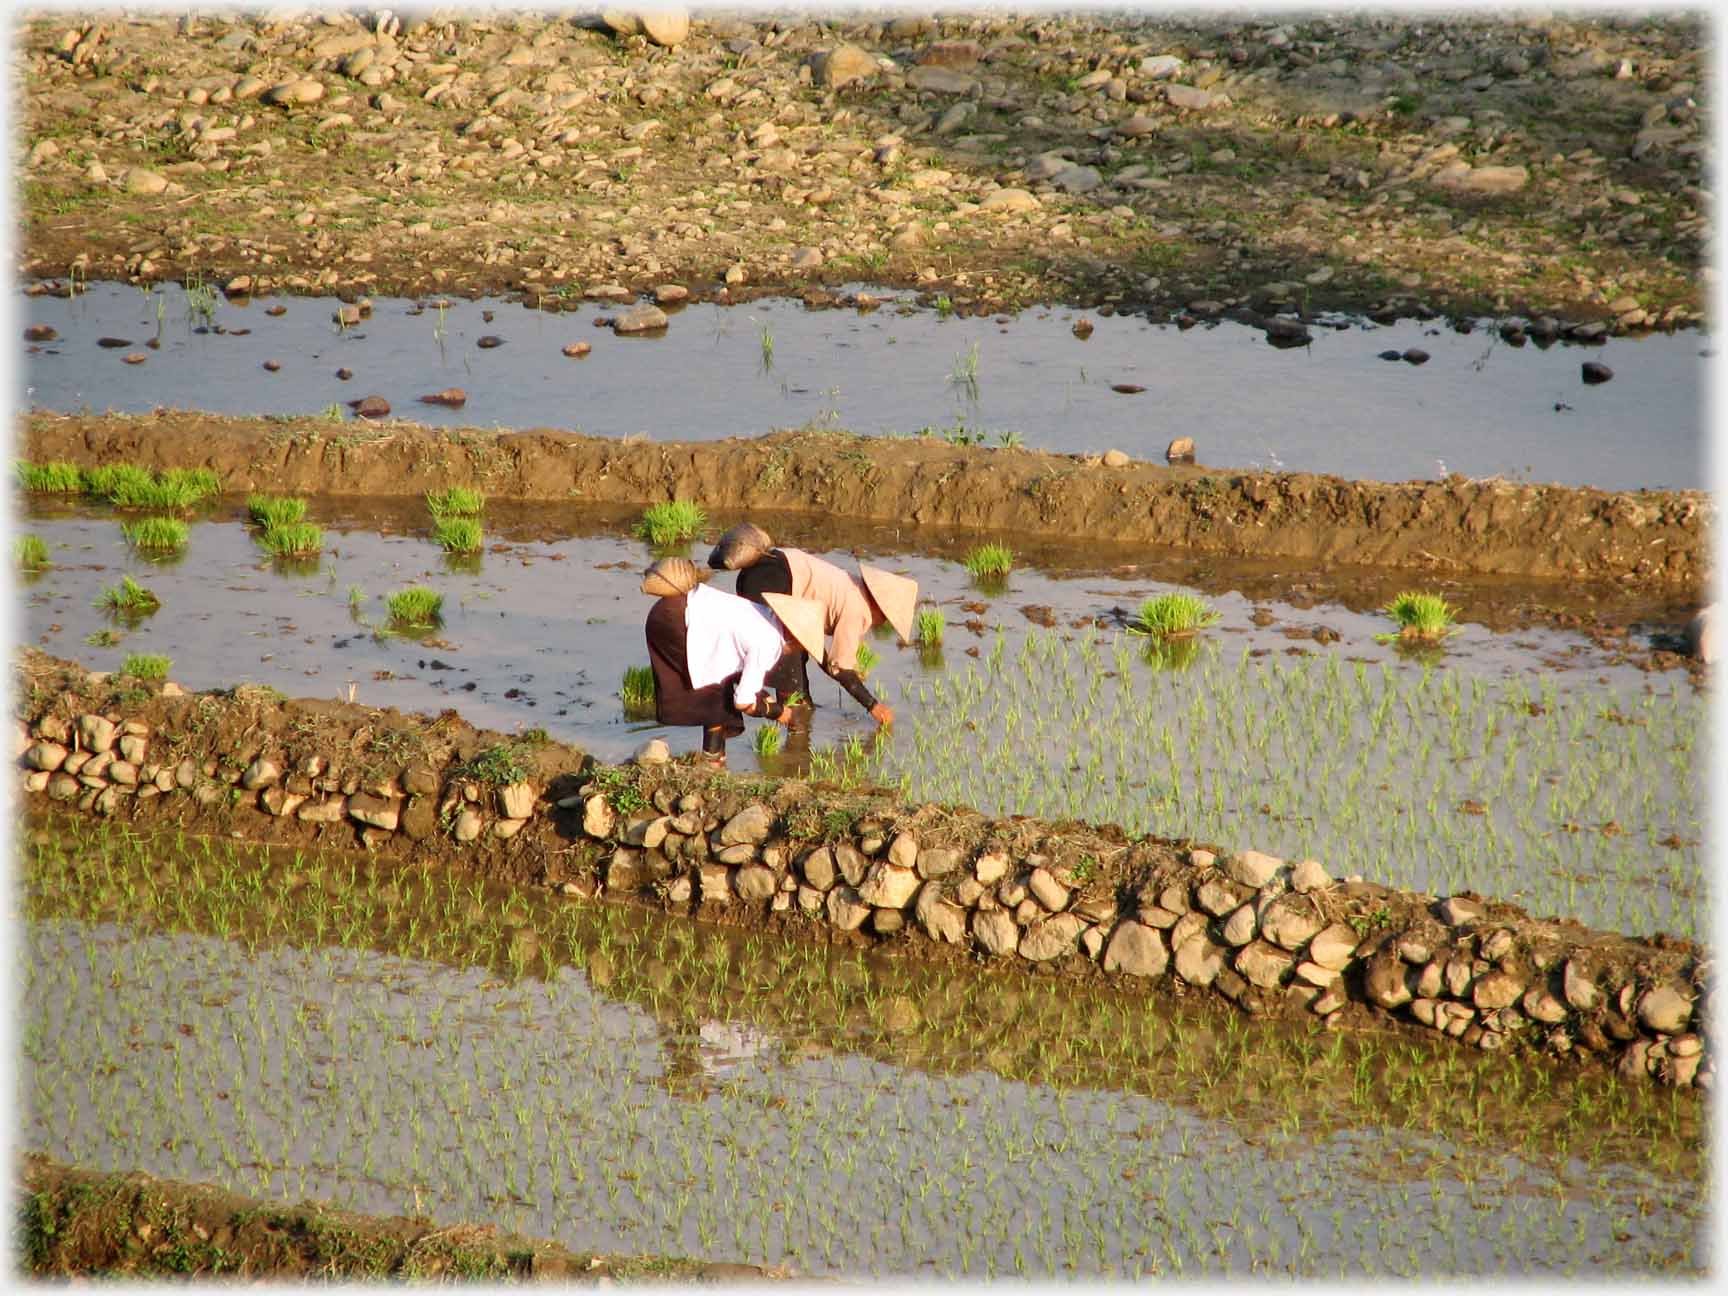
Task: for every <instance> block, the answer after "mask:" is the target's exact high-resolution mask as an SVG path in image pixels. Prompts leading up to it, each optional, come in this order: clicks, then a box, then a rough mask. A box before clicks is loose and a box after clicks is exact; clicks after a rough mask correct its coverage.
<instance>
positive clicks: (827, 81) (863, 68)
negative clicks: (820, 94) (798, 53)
mask: <svg viewBox="0 0 1728 1296" xmlns="http://www.w3.org/2000/svg"><path fill="white" fill-rule="evenodd" d="M810 71H811V75H812V77H813V79H814V80H815V82H816V84H817V85H819V86H822V87H824V88H825V89H828V90H838V89H840V88H841V87H842V86H849V85H851V84H853V83H854V82H856V81H868V80H869V79H870V78H871V77H873V76H875V75H876V73H877V71H878V65H877V62H876V56H875V55H874V54H870V53H868V52H866V51H865V50H861V49H859V48H858V47H857V46H856V45H839V46H836V47H835V48H834V49H831V50H821V51H818V52H817V53H816V54H815V55H813V56H812V58H811V60H810Z"/></svg>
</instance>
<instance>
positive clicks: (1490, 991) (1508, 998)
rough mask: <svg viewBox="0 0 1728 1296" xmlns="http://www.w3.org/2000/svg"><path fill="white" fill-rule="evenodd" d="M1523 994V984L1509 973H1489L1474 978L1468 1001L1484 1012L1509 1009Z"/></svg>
mask: <svg viewBox="0 0 1728 1296" xmlns="http://www.w3.org/2000/svg"><path fill="white" fill-rule="evenodd" d="M1523 993H1524V982H1523V981H1522V980H1521V979H1520V978H1518V977H1515V976H1513V975H1512V974H1511V973H1509V972H1490V973H1488V974H1487V975H1486V976H1480V977H1477V978H1476V981H1475V983H1474V984H1473V985H1472V986H1471V987H1470V1001H1471V1002H1472V1003H1474V1004H1475V1005H1476V1006H1477V1007H1478V1008H1480V1009H1482V1011H1484V1012H1494V1011H1496V1010H1498V1009H1501V1008H1510V1007H1511V1006H1512V1005H1513V1004H1515V1003H1517V1002H1518V999H1519V996H1521V995H1522V994H1523Z"/></svg>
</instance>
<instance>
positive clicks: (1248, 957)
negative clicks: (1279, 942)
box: [1236, 940, 1296, 990]
mask: <svg viewBox="0 0 1728 1296" xmlns="http://www.w3.org/2000/svg"><path fill="white" fill-rule="evenodd" d="M1295 965H1296V960H1295V958H1294V957H1293V956H1291V955H1289V954H1286V953H1285V952H1284V951H1283V950H1281V949H1279V948H1278V947H1277V946H1275V945H1268V944H1267V943H1266V942H1265V941H1258V940H1257V941H1253V942H1251V943H1250V944H1247V945H1244V946H1243V947H1242V948H1241V949H1240V950H1238V951H1237V952H1236V970H1237V971H1238V972H1240V973H1241V974H1242V975H1243V976H1245V977H1247V978H1248V980H1249V981H1250V982H1252V983H1253V984H1254V985H1257V986H1259V987H1260V988H1261V989H1262V990H1272V989H1275V988H1276V987H1277V986H1279V985H1280V984H1282V983H1283V981H1284V978H1285V976H1286V975H1288V974H1289V971H1290V969H1291V968H1292V967H1294V966H1295Z"/></svg>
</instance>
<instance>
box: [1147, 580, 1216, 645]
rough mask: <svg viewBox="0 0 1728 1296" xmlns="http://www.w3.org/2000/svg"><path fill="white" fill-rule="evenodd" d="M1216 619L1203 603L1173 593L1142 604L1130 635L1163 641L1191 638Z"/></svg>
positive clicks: (1189, 596) (1190, 596)
mask: <svg viewBox="0 0 1728 1296" xmlns="http://www.w3.org/2000/svg"><path fill="white" fill-rule="evenodd" d="M1217 619H1218V613H1216V612H1214V611H1212V609H1211V608H1209V607H1207V606H1206V602H1205V600H1204V599H1200V598H1196V597H1195V596H1194V595H1192V594H1183V593H1179V592H1174V591H1173V592H1171V593H1169V594H1160V595H1158V596H1157V597H1156V598H1149V599H1147V600H1146V601H1145V602H1144V603H1142V604H1141V605H1140V610H1139V611H1138V612H1136V613H1135V614H1134V616H1133V618H1132V619H1131V620H1130V621H1129V622H1128V632H1129V633H1130V634H1141V635H1153V636H1156V637H1157V638H1160V639H1162V638H1166V637H1168V636H1172V635H1190V634H1193V633H1194V632H1195V631H1196V630H1199V629H1201V628H1203V627H1205V626H1209V625H1211V624H1212V623H1213V622H1214V621H1216V620H1217Z"/></svg>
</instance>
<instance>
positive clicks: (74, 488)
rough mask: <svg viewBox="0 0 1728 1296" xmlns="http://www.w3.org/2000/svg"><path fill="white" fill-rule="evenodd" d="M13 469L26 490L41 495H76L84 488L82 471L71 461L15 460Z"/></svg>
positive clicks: (19, 482)
mask: <svg viewBox="0 0 1728 1296" xmlns="http://www.w3.org/2000/svg"><path fill="white" fill-rule="evenodd" d="M13 469H14V471H15V472H16V473H17V475H18V484H19V485H20V486H22V487H23V488H24V489H25V490H27V491H33V492H36V493H38V494H43V495H76V494H79V493H80V492H82V491H83V489H84V472H83V469H81V468H79V467H78V465H77V464H72V463H60V462H55V463H41V464H37V463H31V462H30V461H29V460H28V459H19V460H15V461H14V463H13Z"/></svg>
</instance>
